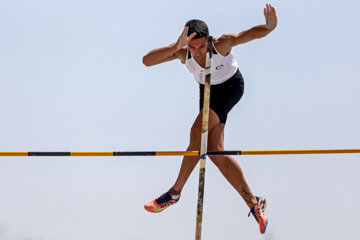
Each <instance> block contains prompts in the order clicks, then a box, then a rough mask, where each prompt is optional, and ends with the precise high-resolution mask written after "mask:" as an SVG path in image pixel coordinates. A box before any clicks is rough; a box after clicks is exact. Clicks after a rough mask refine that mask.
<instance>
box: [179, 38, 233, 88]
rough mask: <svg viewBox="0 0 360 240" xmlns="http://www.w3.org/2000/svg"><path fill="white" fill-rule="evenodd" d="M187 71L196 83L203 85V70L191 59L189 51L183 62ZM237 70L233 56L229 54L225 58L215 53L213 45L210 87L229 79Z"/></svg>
mask: <svg viewBox="0 0 360 240" xmlns="http://www.w3.org/2000/svg"><path fill="white" fill-rule="evenodd" d="M185 64H186V67H187V69H188V70H189V71H190V72H191V73H192V74H194V78H195V80H196V81H197V82H198V83H201V84H205V68H203V67H201V66H200V65H199V64H198V63H197V62H196V60H195V59H194V58H193V57H192V55H191V53H190V51H189V49H187V53H186V61H185ZM237 69H238V62H237V61H236V59H235V58H234V56H233V55H232V54H231V53H229V54H228V55H226V56H225V57H224V56H222V55H221V54H220V53H218V52H217V50H216V48H215V46H214V44H213V54H212V59H211V82H210V83H211V85H216V84H220V83H223V82H225V81H226V80H228V79H230V78H231V77H232V76H233V75H234V74H235V73H236V71H237Z"/></svg>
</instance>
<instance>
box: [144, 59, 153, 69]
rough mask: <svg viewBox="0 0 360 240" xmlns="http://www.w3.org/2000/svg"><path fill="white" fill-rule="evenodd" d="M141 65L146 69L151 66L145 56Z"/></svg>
mask: <svg viewBox="0 0 360 240" xmlns="http://www.w3.org/2000/svg"><path fill="white" fill-rule="evenodd" d="M142 63H143V64H144V65H145V66H147V67H150V66H151V65H153V64H151V63H150V61H149V59H148V58H147V57H146V56H144V57H143V59H142Z"/></svg>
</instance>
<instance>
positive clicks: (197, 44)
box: [188, 37, 207, 62]
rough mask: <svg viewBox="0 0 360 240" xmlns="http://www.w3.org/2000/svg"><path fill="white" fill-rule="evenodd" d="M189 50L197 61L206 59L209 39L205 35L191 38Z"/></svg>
mask: <svg viewBox="0 0 360 240" xmlns="http://www.w3.org/2000/svg"><path fill="white" fill-rule="evenodd" d="M188 47H189V51H190V52H191V55H192V56H193V57H194V58H195V60H196V61H197V62H200V61H202V60H204V58H205V57H206V47H207V40H206V38H205V37H202V38H197V39H191V40H190V41H189V43H188Z"/></svg>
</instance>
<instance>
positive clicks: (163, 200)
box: [144, 192, 180, 213]
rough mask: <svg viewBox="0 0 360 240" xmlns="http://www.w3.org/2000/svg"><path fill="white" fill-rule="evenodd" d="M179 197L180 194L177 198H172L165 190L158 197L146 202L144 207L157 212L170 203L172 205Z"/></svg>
mask: <svg viewBox="0 0 360 240" xmlns="http://www.w3.org/2000/svg"><path fill="white" fill-rule="evenodd" d="M179 199H180V195H179V196H178V197H177V198H174V197H173V196H172V195H171V194H170V193H169V192H166V193H164V194H163V195H161V196H160V197H158V198H156V199H154V200H151V201H150V202H148V203H146V204H145V206H144V207H145V209H146V210H147V211H149V212H153V213H158V212H161V211H163V210H165V209H166V208H168V207H170V206H171V205H174V204H175V203H177V201H179Z"/></svg>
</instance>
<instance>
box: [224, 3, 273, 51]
mask: <svg viewBox="0 0 360 240" xmlns="http://www.w3.org/2000/svg"><path fill="white" fill-rule="evenodd" d="M264 16H265V21H266V24H263V25H258V26H255V27H252V28H250V29H248V30H245V31H242V32H240V33H230V34H224V35H222V36H221V37H220V38H218V39H217V42H218V44H217V48H220V49H223V50H224V51H222V52H230V51H231V48H232V47H234V46H236V45H239V44H243V43H247V42H250V41H252V40H254V39H258V38H262V37H265V36H266V35H268V34H269V33H270V32H271V31H272V30H274V29H275V27H276V25H277V17H276V11H275V8H274V7H273V6H271V4H266V8H264ZM220 49H219V50H220Z"/></svg>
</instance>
